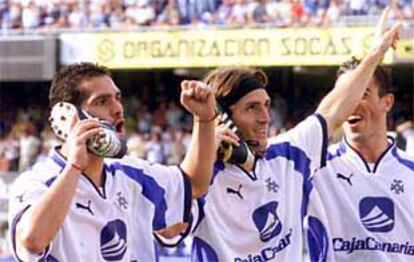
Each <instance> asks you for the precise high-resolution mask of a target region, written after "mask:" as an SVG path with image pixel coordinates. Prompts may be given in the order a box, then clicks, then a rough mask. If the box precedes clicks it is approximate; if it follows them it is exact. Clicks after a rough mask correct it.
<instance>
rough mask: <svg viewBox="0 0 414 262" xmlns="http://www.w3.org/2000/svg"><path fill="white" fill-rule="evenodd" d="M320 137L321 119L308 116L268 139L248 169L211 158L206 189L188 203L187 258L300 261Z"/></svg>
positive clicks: (323, 133)
mask: <svg viewBox="0 0 414 262" xmlns="http://www.w3.org/2000/svg"><path fill="white" fill-rule="evenodd" d="M326 139H327V130H326V122H325V120H324V118H322V117H321V116H320V115H313V116H310V117H308V118H307V119H306V120H305V121H303V122H302V123H300V124H299V125H297V126H296V127H295V128H294V129H292V130H290V131H289V132H287V133H285V134H283V135H280V136H278V137H276V139H274V140H273V139H271V140H270V142H269V145H268V147H267V149H266V153H265V155H264V157H263V158H260V159H256V161H255V165H254V168H253V171H252V172H246V171H245V170H243V169H242V168H241V167H240V166H238V165H232V164H225V163H223V162H217V163H216V164H215V166H214V175H213V178H212V181H211V185H210V188H209V192H208V193H207V195H206V196H205V197H204V198H200V199H198V200H197V201H196V202H197V205H194V209H193V211H194V212H193V214H195V216H194V220H193V221H194V224H193V225H194V230H193V232H194V241H193V247H192V260H193V261H208V262H212V261H213V262H214V261H235V262H242V261H243V262H253V261H273V260H279V261H302V219H303V216H304V215H305V213H306V207H307V198H308V193H309V192H310V190H311V184H310V183H309V177H310V174H311V173H312V172H313V170H315V169H317V168H319V167H320V165H321V162H323V157H322V156H324V155H325V154H326V146H327V143H326ZM324 148H325V149H324Z"/></svg>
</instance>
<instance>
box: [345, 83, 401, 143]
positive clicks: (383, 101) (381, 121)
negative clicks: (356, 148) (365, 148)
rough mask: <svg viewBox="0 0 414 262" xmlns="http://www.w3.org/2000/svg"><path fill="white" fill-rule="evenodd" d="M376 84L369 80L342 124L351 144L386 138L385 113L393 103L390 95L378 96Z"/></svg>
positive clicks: (392, 97)
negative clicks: (361, 95) (361, 96)
mask: <svg viewBox="0 0 414 262" xmlns="http://www.w3.org/2000/svg"><path fill="white" fill-rule="evenodd" d="M379 93H380V92H379V88H378V82H377V81H375V80H371V81H370V83H369V85H368V89H367V91H366V92H365V94H364V97H363V98H362V99H361V101H360V103H359V104H358V106H357V108H356V109H355V111H354V112H353V113H352V114H351V115H350V116H349V117H348V119H347V121H346V122H345V123H344V124H343V127H344V131H345V136H346V138H347V139H348V141H349V142H351V143H363V142H366V141H369V140H371V139H375V138H377V137H384V136H386V132H387V113H388V112H389V111H390V110H391V108H392V105H393V103H394V96H393V95H392V94H391V93H388V94H384V95H382V96H380V94H379Z"/></svg>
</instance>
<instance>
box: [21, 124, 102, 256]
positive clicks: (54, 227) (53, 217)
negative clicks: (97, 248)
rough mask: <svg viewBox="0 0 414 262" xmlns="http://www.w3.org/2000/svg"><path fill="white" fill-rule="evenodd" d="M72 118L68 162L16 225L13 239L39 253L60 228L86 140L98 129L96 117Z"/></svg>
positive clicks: (82, 162)
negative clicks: (85, 118)
mask: <svg viewBox="0 0 414 262" xmlns="http://www.w3.org/2000/svg"><path fill="white" fill-rule="evenodd" d="M76 119H78V118H77V117H76ZM74 121H77V122H76V123H75V124H74V126H73V128H72V129H71V132H70V134H69V137H68V139H67V142H66V146H67V148H68V151H67V152H68V154H67V163H68V164H67V165H66V166H65V168H64V169H63V170H62V171H61V173H60V175H59V176H57V177H56V180H55V181H54V182H53V184H52V185H51V186H50V187H49V188H48V189H47V190H46V192H45V193H44V194H43V195H42V196H41V197H40V199H39V200H38V201H37V202H36V203H35V204H33V205H30V206H28V207H27V208H28V209H27V210H26V211H25V213H24V214H23V215H22V217H21V220H20V222H19V223H18V224H17V227H16V238H17V241H20V243H21V244H23V246H24V247H25V248H26V249H27V250H29V251H30V252H32V253H41V252H42V251H43V250H44V249H45V248H46V247H47V246H48V245H49V244H50V243H51V241H52V240H53V238H54V237H55V235H56V233H57V232H58V230H59V229H60V228H61V226H62V224H63V222H64V220H65V218H66V216H67V213H68V210H69V207H70V204H71V203H72V199H73V196H74V194H75V191H76V188H77V186H78V182H79V177H80V174H81V170H84V169H85V168H86V166H87V165H88V158H87V150H86V140H87V139H88V138H90V137H92V136H94V135H96V134H98V132H99V131H100V130H101V128H100V125H99V123H98V121H97V120H94V119H89V120H82V121H79V120H74ZM28 195H30V194H28ZM23 196H24V195H23Z"/></svg>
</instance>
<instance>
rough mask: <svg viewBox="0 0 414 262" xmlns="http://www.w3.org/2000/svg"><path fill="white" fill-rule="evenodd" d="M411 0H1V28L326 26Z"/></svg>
mask: <svg viewBox="0 0 414 262" xmlns="http://www.w3.org/2000/svg"><path fill="white" fill-rule="evenodd" d="M413 3H414V1H413V0H0V28H1V29H2V30H3V31H4V30H10V29H29V30H32V29H44V30H49V29H52V30H53V29H75V30H83V29H95V30H97V29H98V30H99V29H108V28H110V29H113V30H133V29H137V28H139V27H140V26H176V25H226V26H245V25H255V24H270V25H274V26H279V27H287V26H307V25H310V26H318V25H322V26H323V25H329V24H332V23H337V22H338V21H342V20H343V18H345V17H353V16H357V17H368V18H369V17H371V16H377V15H378V14H380V12H381V10H382V9H383V8H384V7H385V6H386V5H390V6H391V16H392V17H394V18H398V19H406V20H414V4H413ZM373 20H375V19H373Z"/></svg>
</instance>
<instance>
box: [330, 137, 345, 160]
mask: <svg viewBox="0 0 414 262" xmlns="http://www.w3.org/2000/svg"><path fill="white" fill-rule="evenodd" d="M345 153H346V146H345V144H344V143H343V142H341V143H340V144H339V146H338V148H337V149H336V151H335V152H334V153H330V152H328V156H327V160H328V161H330V160H333V159H334V158H337V157H340V156H341V155H343V154H345Z"/></svg>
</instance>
